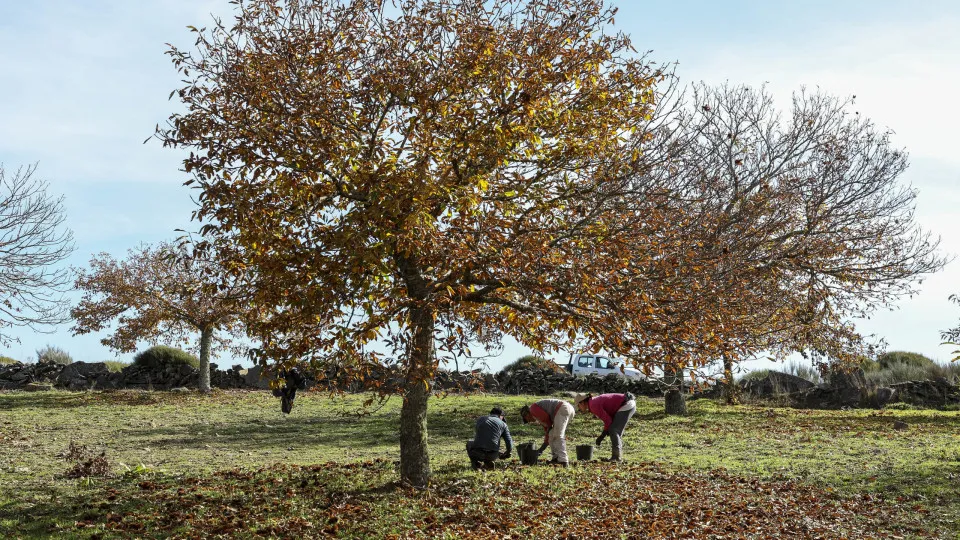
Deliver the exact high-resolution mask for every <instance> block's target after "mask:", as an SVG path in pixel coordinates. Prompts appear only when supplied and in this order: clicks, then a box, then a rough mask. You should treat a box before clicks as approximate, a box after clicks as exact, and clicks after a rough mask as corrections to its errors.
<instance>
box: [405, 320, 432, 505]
mask: <svg viewBox="0 0 960 540" xmlns="http://www.w3.org/2000/svg"><path fill="white" fill-rule="evenodd" d="M433 329H434V320H433V312H432V311H431V310H430V309H429V308H426V307H422V308H417V309H414V310H412V312H411V314H410V330H411V337H412V343H411V346H410V357H409V366H408V368H407V377H406V378H407V382H406V388H405V390H404V394H403V407H402V408H401V409H400V478H401V479H402V480H403V481H405V482H407V483H409V484H410V485H412V486H415V487H426V486H427V484H428V483H429V481H430V475H431V471H430V454H429V451H428V448H427V398H428V397H429V396H430V383H431V380H432V375H433V367H434V366H433Z"/></svg>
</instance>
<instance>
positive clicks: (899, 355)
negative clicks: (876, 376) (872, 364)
mask: <svg viewBox="0 0 960 540" xmlns="http://www.w3.org/2000/svg"><path fill="white" fill-rule="evenodd" d="M877 363H879V364H880V367H881V368H883V369H889V368H890V367H891V366H893V365H895V364H905V365H908V366H916V367H920V368H924V369H927V368H931V367H933V366H935V365H937V363H936V362H934V361H933V360H931V359H929V358H927V357H926V356H924V355H922V354H920V353H913V352H905V351H890V352H888V353H884V354H881V355H880V356H879V357H877Z"/></svg>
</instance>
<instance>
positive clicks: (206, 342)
mask: <svg viewBox="0 0 960 540" xmlns="http://www.w3.org/2000/svg"><path fill="white" fill-rule="evenodd" d="M212 341H213V327H209V326H208V327H206V328H203V329H202V330H201V331H200V380H199V382H198V383H197V387H198V389H199V390H200V391H201V392H204V393H206V392H209V391H210V343H211V342H212Z"/></svg>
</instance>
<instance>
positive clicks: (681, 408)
mask: <svg viewBox="0 0 960 540" xmlns="http://www.w3.org/2000/svg"><path fill="white" fill-rule="evenodd" d="M664 381H665V382H666V383H667V384H668V385H669V388H668V389H667V392H666V393H665V394H664V395H663V412H665V413H666V414H668V415H674V416H684V415H686V414H687V399H686V397H685V396H684V395H683V368H679V369H676V368H674V367H672V366H668V367H665V368H664Z"/></svg>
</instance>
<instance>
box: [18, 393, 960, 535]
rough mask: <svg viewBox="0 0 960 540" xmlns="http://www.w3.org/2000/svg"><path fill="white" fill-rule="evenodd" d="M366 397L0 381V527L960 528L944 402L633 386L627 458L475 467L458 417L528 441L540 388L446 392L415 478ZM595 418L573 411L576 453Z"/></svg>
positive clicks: (470, 531)
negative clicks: (713, 395) (736, 394)
mask: <svg viewBox="0 0 960 540" xmlns="http://www.w3.org/2000/svg"><path fill="white" fill-rule="evenodd" d="M365 399H366V396H345V397H339V398H334V399H331V398H330V397H329V396H326V395H320V394H315V393H307V394H305V395H303V396H302V397H299V396H298V399H297V401H296V406H295V407H294V410H293V414H291V415H290V416H287V417H284V416H283V415H281V414H280V411H279V409H280V407H279V402H278V400H277V399H276V398H274V397H272V396H271V395H269V394H268V393H266V392H215V393H214V394H213V395H211V396H200V395H196V394H192V393H161V392H151V393H146V392H126V391H125V392H88V393H66V392H47V393H20V392H9V393H0V537H3V538H8V537H23V538H32V537H51V536H57V537H80V538H103V537H109V538H114V537H123V538H127V537H158V538H160V537H163V538H166V537H187V538H189V537H196V538H210V537H218V536H220V537H254V536H274V537H308V538H309V537H324V536H334V535H336V536H342V537H367V538H385V537H440V538H458V537H479V538H503V537H510V536H517V537H543V538H556V537H564V536H568V537H571V538H573V537H576V538H588V537H603V538H618V537H623V538H637V537H650V538H769V537H772V536H779V537H784V538H802V537H816V538H895V537H901V538H920V537H934V538H956V537H958V536H960V488H958V475H960V415H958V413H957V412H939V411H918V410H894V411H858V410H849V411H802V410H792V409H783V408H768V407H756V406H738V407H727V406H722V405H718V404H716V403H714V402H711V401H707V400H699V401H694V402H691V403H690V411H691V413H690V415H689V416H686V417H682V418H680V417H666V416H664V415H663V414H662V412H661V409H662V403H658V402H656V401H654V400H641V402H640V404H639V410H638V412H637V415H636V416H635V417H634V419H633V420H632V421H631V423H630V425H629V426H628V427H627V434H626V438H625V441H626V448H625V454H626V457H627V460H628V461H627V462H626V463H623V464H606V463H589V464H577V465H576V466H574V467H571V468H569V469H560V468H554V467H550V466H535V467H523V466H520V465H519V464H518V463H517V460H516V453H514V458H512V459H511V460H510V462H509V463H507V464H506V465H504V466H502V467H500V468H499V469H498V470H496V471H490V472H483V471H481V472H474V471H471V470H470V469H469V466H468V463H467V461H466V457H465V453H464V451H463V445H464V442H465V440H466V439H467V438H470V436H471V435H472V433H471V431H472V419H473V418H474V417H476V416H477V415H479V414H484V413H486V412H487V411H488V410H489V409H490V407H492V406H494V405H500V406H503V407H505V408H506V409H507V411H508V418H507V421H508V423H509V424H510V426H511V430H512V432H513V434H514V439H515V441H516V442H529V441H539V440H540V438H541V437H542V431H540V430H539V428H536V427H534V426H524V425H523V424H521V423H520V422H519V420H518V415H517V410H518V409H519V407H520V406H521V405H523V404H525V403H529V402H531V401H533V400H535V399H536V398H534V397H528V396H526V397H525V396H498V395H476V396H469V397H460V396H450V397H445V398H438V399H434V400H432V401H431V404H430V415H429V419H428V422H429V426H430V428H429V429H430V445H431V446H430V451H431V457H432V466H433V468H434V472H435V474H436V479H435V481H434V483H433V485H432V486H431V488H430V489H428V490H426V491H417V490H413V489H410V488H408V487H405V486H403V485H400V484H399V483H398V480H399V479H398V476H397V473H396V460H397V458H398V455H399V452H398V435H397V431H396V426H397V424H398V420H399V406H400V402H399V400H398V399H396V398H394V399H391V400H389V401H388V402H386V403H385V404H382V405H379V406H374V407H371V408H367V409H364V408H363V401H364V400H365ZM360 412H363V413H365V414H363V415H362V416H361V415H358V413H360ZM897 421H900V422H904V423H905V424H906V426H903V425H901V426H900V428H901V429H896V428H895V426H894V424H895V422H897ZM600 429H601V424H600V422H599V421H598V420H596V419H594V418H593V417H591V416H585V415H580V414H578V416H577V417H576V418H575V419H574V420H573V422H572V424H571V427H570V429H569V432H568V441H569V445H570V447H571V453H573V452H572V448H573V446H574V445H576V444H578V443H579V444H584V443H588V442H590V441H592V440H593V438H594V437H596V435H597V434H598V433H599V431H600ZM599 452H600V453H601V455H607V454H608V453H609V442H605V443H604V446H603V447H601V448H600V449H599Z"/></svg>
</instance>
